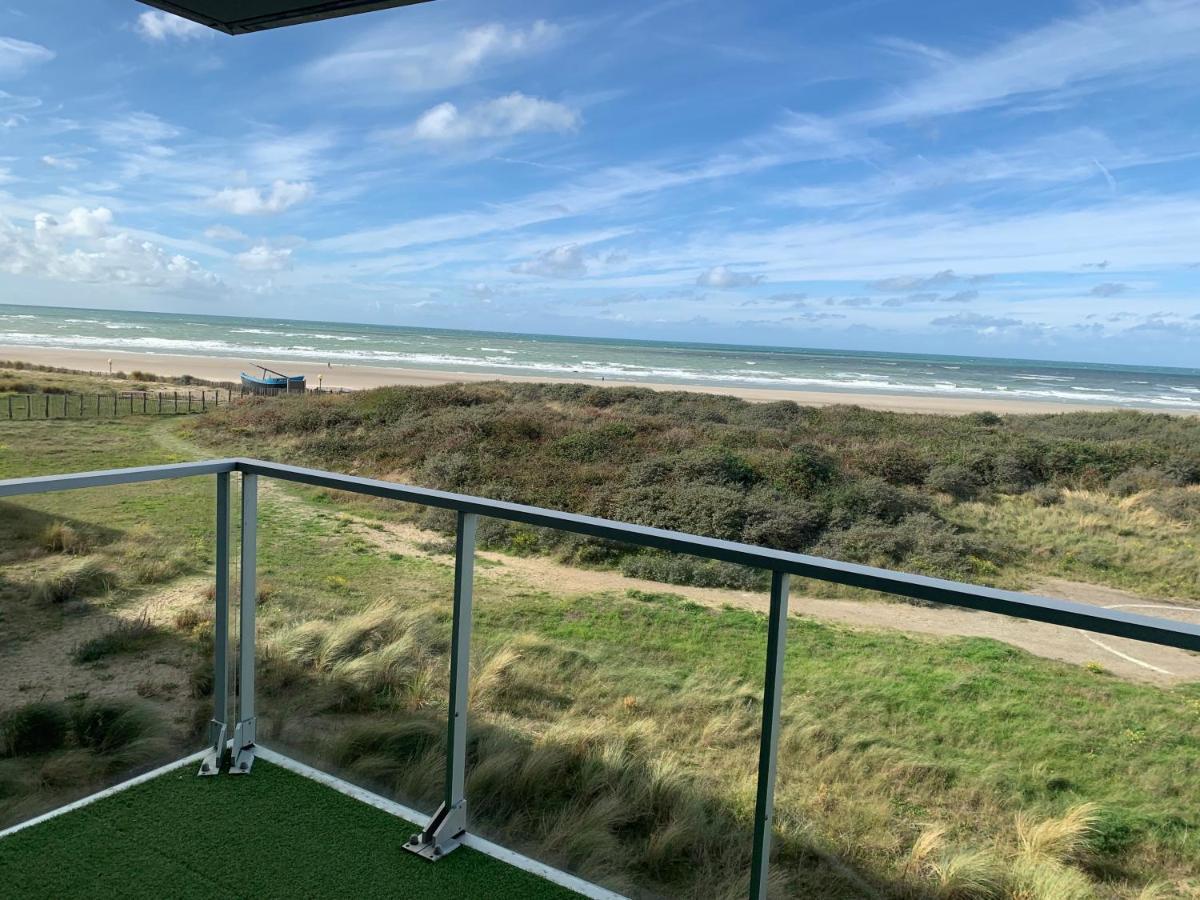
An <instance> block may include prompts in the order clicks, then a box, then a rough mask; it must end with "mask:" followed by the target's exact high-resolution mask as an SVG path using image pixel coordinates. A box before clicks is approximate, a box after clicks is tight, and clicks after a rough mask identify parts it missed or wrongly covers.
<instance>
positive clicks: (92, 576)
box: [32, 562, 117, 603]
mask: <svg viewBox="0 0 1200 900" xmlns="http://www.w3.org/2000/svg"><path fill="white" fill-rule="evenodd" d="M116 584H117V579H116V576H114V575H113V574H112V573H111V572H109V571H108V570H107V569H105V568H104V566H102V565H101V564H100V563H98V562H86V563H84V564H83V565H81V566H77V567H75V568H73V569H68V570H67V571H64V572H59V573H57V574H54V575H47V576H45V577H44V578H41V579H39V580H38V581H36V582H35V583H34V585H33V591H32V593H33V599H34V600H36V601H37V602H38V603H65V602H67V601H68V600H76V599H83V598H86V597H94V596H96V595H98V594H102V593H104V592H105V591H108V590H111V589H112V588H114V587H116Z"/></svg>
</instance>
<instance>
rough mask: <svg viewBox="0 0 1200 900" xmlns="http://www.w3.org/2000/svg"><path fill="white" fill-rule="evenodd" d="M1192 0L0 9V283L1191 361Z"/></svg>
mask: <svg viewBox="0 0 1200 900" xmlns="http://www.w3.org/2000/svg"><path fill="white" fill-rule="evenodd" d="M1198 100H1200V2H1179V0H1154V2H1142V3H1095V2H1093V3H1061V2H1045V0H1043V2H1037V3H1033V2H1023V0H1021V2H1017V0H1006V2H999V0H995V2H990V3H971V4H964V3H961V2H944V0H927V2H924V3H921V4H917V5H914V4H912V3H908V2H891V0H841V2H836V3H817V2H813V3H795V2H776V0H753V2H750V0H748V2H744V3H729V2H726V0H721V2H715V0H665V2H660V3H657V4H656V3H653V2H646V0H639V2H636V3H633V2H623V0H614V2H608V3H604V4H581V3H578V2H573V3H572V2H566V0H560V2H549V0H544V2H543V0H530V2H524V3H521V4H496V3H477V2H471V0H436V2H432V3H426V4H422V5H418V6H414V7H410V8H407V9H399V10H392V11H387V12H381V13H373V14H369V15H365V16H359V17H354V18H348V19H342V20H337V21H332V22H325V23H321V24H317V25H307V26H301V27H297V28H289V29H283V30H280V31H275V32H269V33H263V34H258V35H253V36H246V37H238V38H229V37H226V36H224V35H219V34H215V33H211V32H208V31H207V30H204V29H201V28H199V27H196V26H192V25H190V24H187V23H183V22H182V21H181V20H178V19H173V18H171V17H169V16H166V15H165V14H162V13H158V12H152V11H149V10H148V8H146V7H143V6H142V5H140V4H138V3H135V2H133V0H89V2H87V3H80V2H78V0H38V2H32V0H27V2H14V0H8V4H7V5H6V6H0V301H3V302H15V303H46V304H62V305H77V306H93V307H119V308H138V309H154V310H166V311H189V312H210V313H214V314H230V313H232V314H239V313H240V314H248V315H253V314H259V313H270V314H280V313H286V314H289V315H291V316H293V317H297V318H316V319H328V320H342V321H360V322H383V323H392V324H403V325H429V326H442V327H467V328H485V329H497V330H506V331H525V332H531V331H532V332H547V333H562V334H576V335H598V336H620V337H646V338H665V339H685V340H702V341H719V342H726V341H728V342H745V343H769V344H783V345H794V346H808V347H839V348H848V349H886V350H911V351H927V352H946V353H981V354H988V355H999V356H1029V357H1043V358H1066V359H1082V360H1098V361H1111V362H1154V363H1162V364H1180V365H1195V364H1197V363H1196V359H1197V356H1198V355H1200V354H1198V352H1197V351H1200V303H1198V302H1197V300H1196V297H1197V287H1198V286H1200V180H1198V176H1200V142H1198V131H1200V128H1198V125H1200V122H1198V118H1197V109H1198V108H1200V107H1198V106H1197V101H1198Z"/></svg>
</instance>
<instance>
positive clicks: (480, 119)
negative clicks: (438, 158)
mask: <svg viewBox="0 0 1200 900" xmlns="http://www.w3.org/2000/svg"><path fill="white" fill-rule="evenodd" d="M578 127H579V113H578V112H576V111H575V110H573V109H571V108H570V107H567V106H564V105H563V104H561V103H555V102H553V101H551V100H543V99H541V98H540V97H529V96H526V95H525V94H522V93H520V92H513V93H511V94H509V95H507V96H505V97H497V98H496V99H494V100H488V101H487V102H485V103H479V104H476V105H475V106H472V107H471V108H470V109H466V110H459V108H458V107H457V106H455V105H454V104H453V103H439V104H438V105H437V106H435V107H433V108H432V109H430V110H427V111H426V112H425V113H424V114H423V115H422V116H421V118H419V119H417V122H416V124H415V125H414V126H413V135H414V136H415V137H417V138H418V139H420V140H423V141H435V142H450V141H465V140H473V139H478V138H495V137H511V136H513V135H516V134H522V133H524V132H532V131H557V132H565V131H573V130H575V129H576V128H578Z"/></svg>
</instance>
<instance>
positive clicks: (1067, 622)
mask: <svg viewBox="0 0 1200 900" xmlns="http://www.w3.org/2000/svg"><path fill="white" fill-rule="evenodd" d="M219 472H242V473H245V474H251V475H263V476H266V477H268V478H276V479H280V480H282V481H291V482H296V483H299V484H307V485H312V486H315V487H324V488H330V489H333V490H339V491H347V492H350V493H355V494H364V495H367V496H371V497H381V498H385V499H388V500H396V501H399V502H402V503H416V504H420V505H423V506H432V507H436V508H439V509H448V510H454V511H456V512H463V513H475V514H477V515H482V516H490V517H491V518H495V519H503V520H505V521H509V522H518V523H522V524H525V525H533V526H537V527H540V528H554V529H558V530H560V531H567V532H571V533H573V534H582V535H588V536H590V537H597V538H603V539H606V540H611V541H617V542H620V543H625V544H631V545H634V546H638V547H650V548H653V549H658V550H666V551H670V552H672V553H684V554H688V555H691V556H700V557H703V558H705V559H714V560H720V561H722V562H729V563H736V564H738V565H743V566H749V567H751V568H756V569H766V570H768V571H771V572H782V573H785V574H788V575H793V576H796V577H798V578H811V579H815V580H818V581H827V582H831V583H833V584H843V585H847V586H850V587H858V588H865V589H867V590H872V591H880V592H881V593H886V594H893V595H895V596H899V597H909V598H912V599H915V600H924V601H927V602H931V603H938V604H942V605H945V606H955V607H959V608H962V609H973V610H978V611H981V612H990V613H997V614H999V615H1003V616H1011V617H1014V618H1019V619H1029V620H1032V621H1036V622H1047V623H1049V624H1052V625H1062V626H1065V627H1068V628H1079V629H1083V630H1084V631H1093V632H1096V633H1097V634H1108V635H1113V636H1115V637H1123V638H1131V639H1133V640H1138V641H1145V642H1146V643H1150V644H1158V645H1160V646H1164V647H1176V648H1179V649H1182V650H1194V651H1197V652H1200V625H1192V624H1188V623H1185V622H1176V621H1171V620H1169V619H1160V618H1156V617H1154V616H1144V615H1141V614H1138V613H1129V612H1122V611H1120V610H1111V609H1104V608H1102V607H1099V606H1092V605H1089V604H1086V603H1074V602H1071V601H1068V600H1057V599H1053V598H1050V597H1039V596H1036V595H1034V594H1025V593H1020V592H1018V591H1005V590H1000V589H998V588H990V587H983V586H981V585H974V584H966V583H964V582H958V581H948V580H946V579H942V578H929V577H927V576H924V575H911V574H907V573H904V572H893V571H891V570H889V569H880V568H876V567H875V566H863V565H859V564H857V563H847V562H839V561H837V560H831V559H823V558H821V557H818V556H808V555H806V554H803V553H789V552H787V551H785V550H771V549H769V548H766V547H755V546H752V545H750V544H742V543H738V542H736V541H724V540H719V539H717V538H708V537H701V536H700V535H695V534H685V533H683V532H679V531H667V530H665V529H662V528H649V527H647V526H644V525H631V524H629V523H627V522H617V521H614V520H612V519H600V518H596V517H594V516H581V515H576V514H574V513H567V512H559V511H556V510H550V509H542V508H540V507H536V506H525V505H523V504H520V503H508V502H505V501H502V500H487V499H484V498H482V497H472V496H469V495H466V494H453V493H449V492H447V491H437V490H432V489H430V488H420V487H412V486H410V485H403V484H397V483H395V482H391V481H380V480H378V479H374V478H360V477H357V476H354V475H339V474H337V473H334V472H325V471H321V470H319V469H306V468H301V467H299V466H289V465H283V464H281V463H273V462H266V461H263V460H256V459H218V460H209V461H207V462H194V463H177V464H173V465H162V466H141V467H138V468H133V469H108V470H105V471H100V472H83V473H78V474H71V475H47V476H40V477H36V478H16V479H10V480H7V481H0V499H2V498H4V497H14V496H20V495H24V494H37V493H46V492H51V491H69V490H77V489H79V488H89V487H105V486H108V485H115V484H131V483H135V482H146V481H157V480H160V479H168V478H187V477H190V476H194V475H212V474H216V473H219Z"/></svg>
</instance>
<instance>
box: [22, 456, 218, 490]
mask: <svg viewBox="0 0 1200 900" xmlns="http://www.w3.org/2000/svg"><path fill="white" fill-rule="evenodd" d="M237 470H238V461H237V460H235V459H214V460H209V461H207V462H190V463H171V464H168V465H161V466H137V467H136V468H132V469H103V470H101V471H99V472H78V473H75V474H71V475H38V476H36V477H34V478H10V479H8V480H6V481H0V500H3V499H4V498H5V497H20V496H22V495H25V494H53V493H56V492H58V491H77V490H80V489H82V488H94V487H109V486H111V485H114V484H137V483H138V482H144V481H167V480H168V479H172V478H191V477H192V476H195V475H216V474H218V473H220V472H236V471H237Z"/></svg>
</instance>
